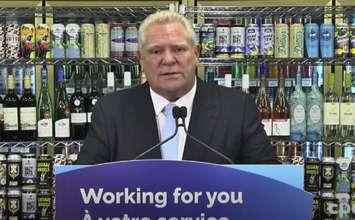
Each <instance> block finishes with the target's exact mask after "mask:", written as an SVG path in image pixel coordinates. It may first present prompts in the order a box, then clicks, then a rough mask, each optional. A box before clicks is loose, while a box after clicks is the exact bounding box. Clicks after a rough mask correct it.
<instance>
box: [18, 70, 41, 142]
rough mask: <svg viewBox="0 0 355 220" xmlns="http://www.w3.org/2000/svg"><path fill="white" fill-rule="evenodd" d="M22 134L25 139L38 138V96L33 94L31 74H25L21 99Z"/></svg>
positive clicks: (32, 139)
mask: <svg viewBox="0 0 355 220" xmlns="http://www.w3.org/2000/svg"><path fill="white" fill-rule="evenodd" d="M20 135H21V139H22V140H24V141H34V140H36V138H37V120H36V98H35V96H34V95H33V94H32V90H31V76H30V75H29V74H25V77H24V92H23V95H22V97H21V99H20Z"/></svg>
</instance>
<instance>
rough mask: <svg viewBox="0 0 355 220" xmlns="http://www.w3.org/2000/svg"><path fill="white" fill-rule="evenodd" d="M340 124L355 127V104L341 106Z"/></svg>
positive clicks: (342, 104)
mask: <svg viewBox="0 0 355 220" xmlns="http://www.w3.org/2000/svg"><path fill="white" fill-rule="evenodd" d="M340 124H341V125H355V103H350V102H349V103H341V104H340Z"/></svg>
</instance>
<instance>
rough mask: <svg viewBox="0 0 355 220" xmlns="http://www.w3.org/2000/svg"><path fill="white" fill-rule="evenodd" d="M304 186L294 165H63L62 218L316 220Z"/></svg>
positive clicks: (59, 185)
mask: <svg viewBox="0 0 355 220" xmlns="http://www.w3.org/2000/svg"><path fill="white" fill-rule="evenodd" d="M265 175H266V176H265ZM267 176H273V177H272V178H270V177H267ZM275 178H276V179H275ZM302 188H303V166H296V165H294V166H292V165H286V166H285V165H215V164H209V163H201V162H190V161H167V160H139V161H126V162H113V163H106V164H100V165H93V166H59V167H56V219H57V220H64V219H66V220H68V219H73V220H74V219H84V220H93V219H95V220H99V219H101V220H109V219H110V220H152V219H154V220H239V219H248V220H252V219H273V220H277V219H282V220H284V219H311V214H312V201H313V197H312V195H311V194H310V193H307V192H304V191H303V190H302Z"/></svg>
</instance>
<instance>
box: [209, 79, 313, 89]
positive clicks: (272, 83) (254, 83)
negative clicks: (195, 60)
mask: <svg viewBox="0 0 355 220" xmlns="http://www.w3.org/2000/svg"><path fill="white" fill-rule="evenodd" d="M214 81H215V82H217V84H219V85H224V81H225V79H224V78H222V77H216V78H214ZM232 82H233V83H234V87H242V80H241V79H235V78H234V79H232ZM259 85H260V80H259V79H249V87H259ZM267 85H268V87H269V88H277V87H278V79H277V78H267ZM294 85H295V79H294V78H286V79H285V87H286V88H292V87H294ZM311 86H312V79H311V78H302V87H304V88H307V87H311Z"/></svg>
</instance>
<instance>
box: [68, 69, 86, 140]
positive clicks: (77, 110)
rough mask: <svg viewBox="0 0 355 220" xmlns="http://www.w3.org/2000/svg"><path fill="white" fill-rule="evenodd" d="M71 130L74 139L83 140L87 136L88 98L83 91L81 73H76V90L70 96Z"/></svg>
mask: <svg viewBox="0 0 355 220" xmlns="http://www.w3.org/2000/svg"><path fill="white" fill-rule="evenodd" d="M70 112H71V113H70V119H71V122H70V131H71V137H72V139H74V140H82V139H84V138H85V136H86V123H87V111H86V98H85V96H84V95H83V93H82V92H81V84H80V82H79V73H78V72H76V73H75V92H74V94H73V95H72V96H71V98H70Z"/></svg>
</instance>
